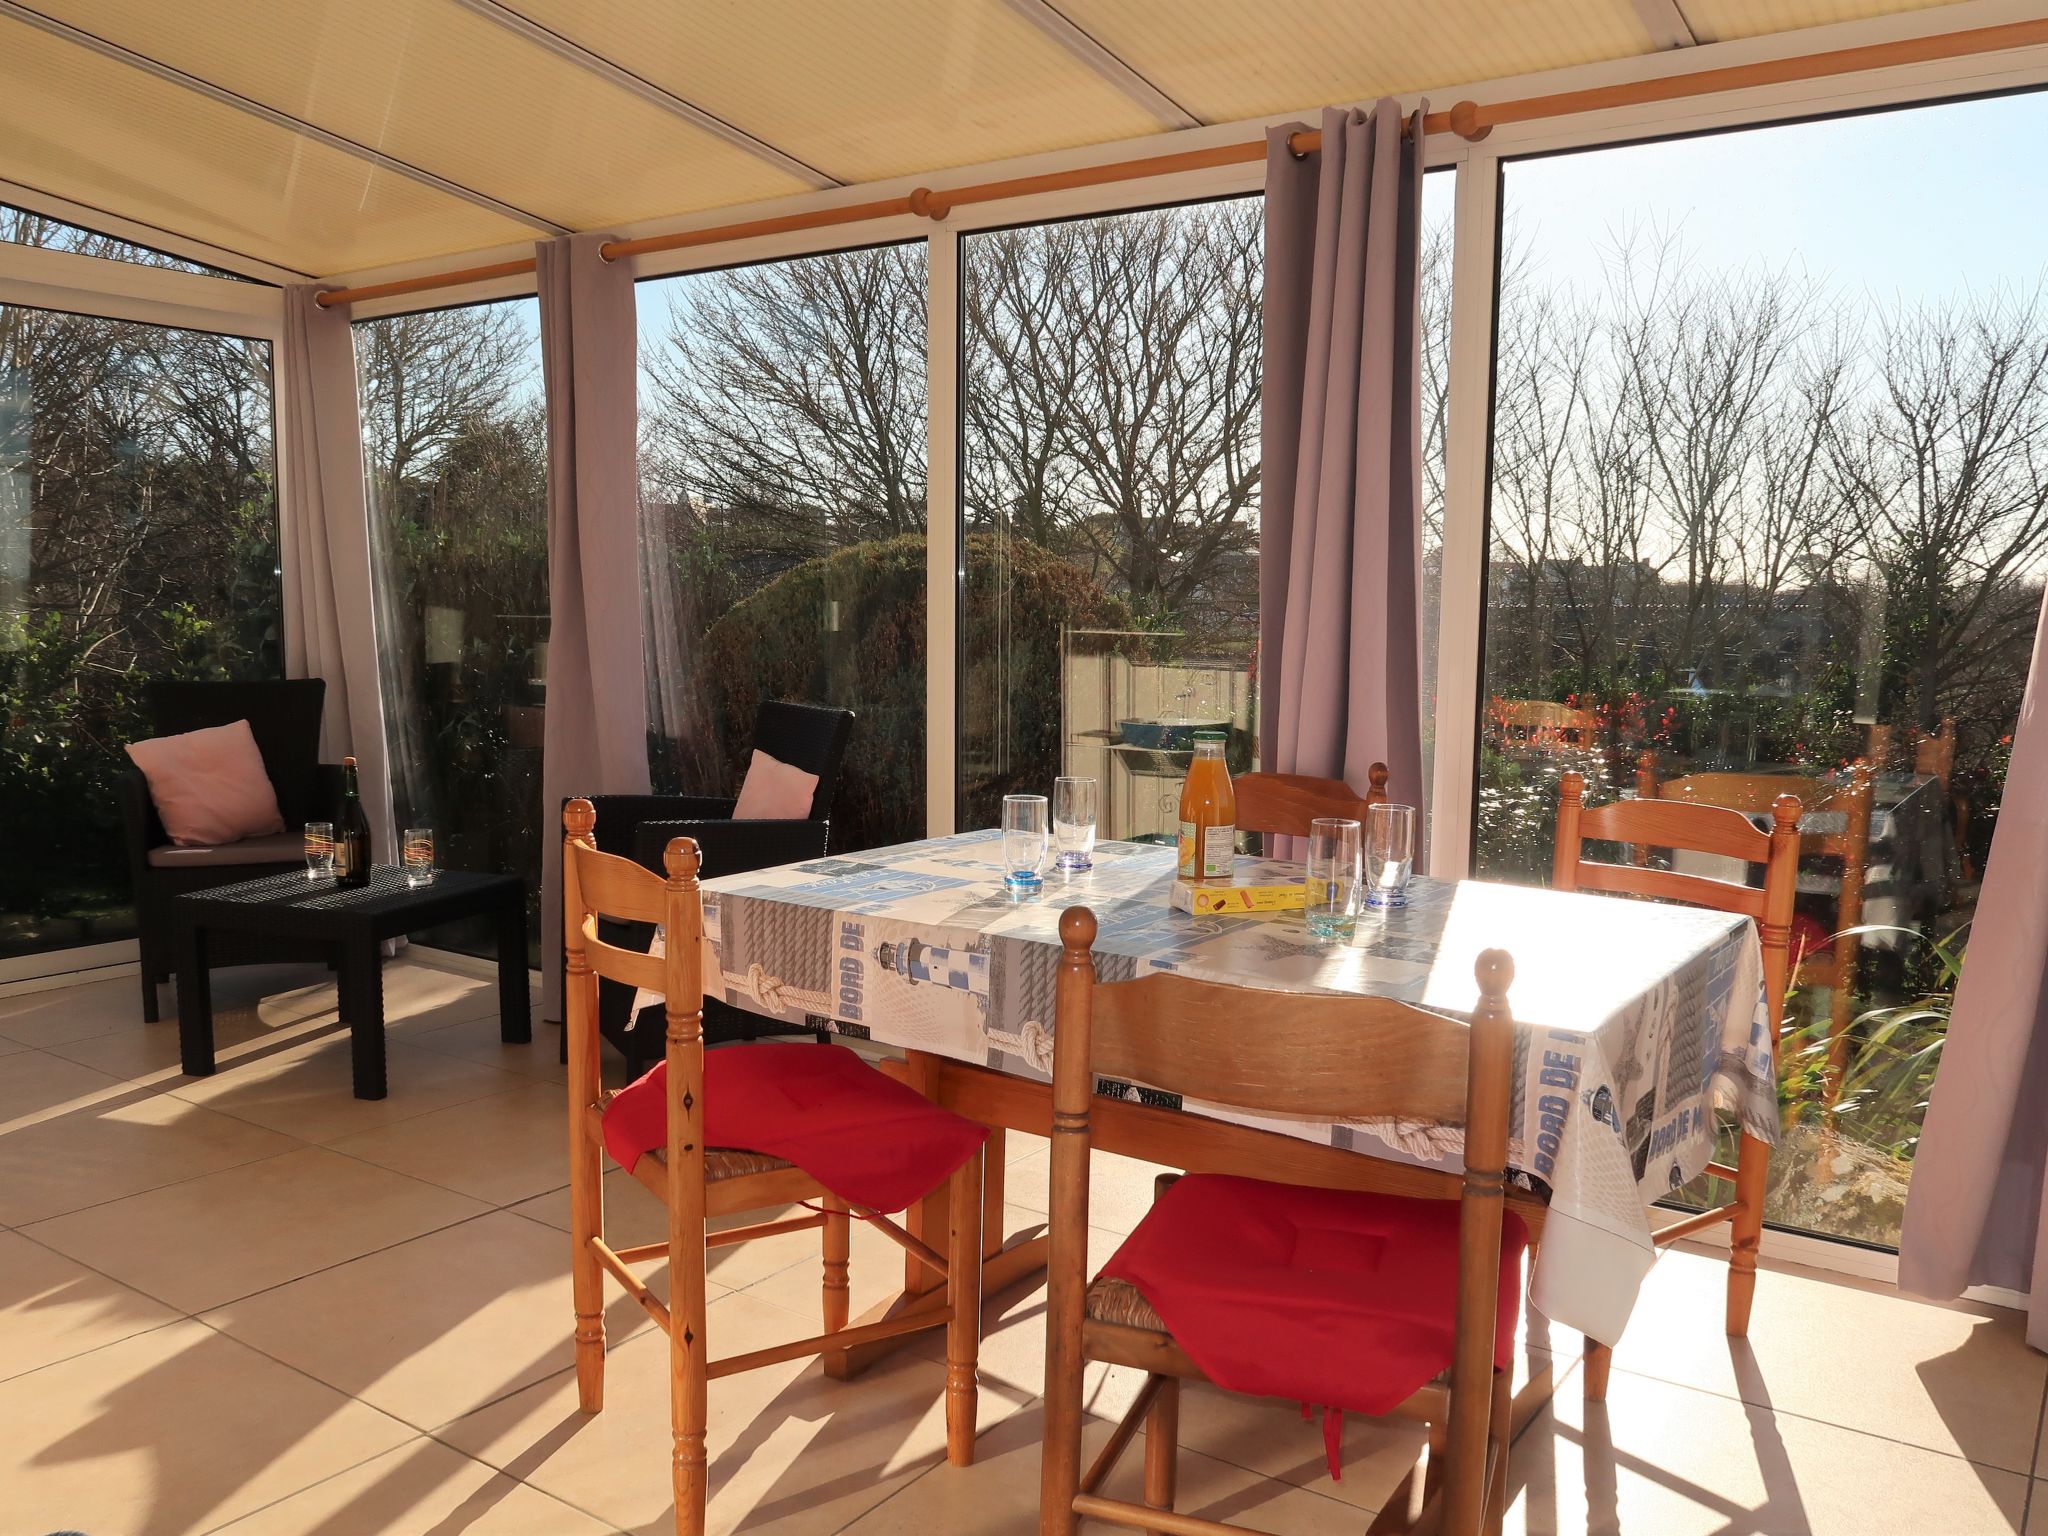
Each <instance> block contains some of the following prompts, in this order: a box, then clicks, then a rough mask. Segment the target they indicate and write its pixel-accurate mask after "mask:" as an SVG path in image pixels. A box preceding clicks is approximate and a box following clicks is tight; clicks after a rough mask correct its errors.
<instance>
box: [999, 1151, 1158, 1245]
mask: <svg viewBox="0 0 2048 1536" xmlns="http://www.w3.org/2000/svg"><path fill="white" fill-rule="evenodd" d="M1173 1171H1174V1170H1172V1169H1170V1168H1167V1167H1165V1166H1163V1165H1161V1164H1159V1163H1146V1162H1140V1161H1139V1160H1138V1159H1137V1158H1135V1157H1119V1156H1118V1155H1117V1154H1116V1153H1114V1152H1098V1153H1096V1154H1095V1156H1094V1157H1093V1158H1092V1159H1091V1160H1090V1162H1089V1165H1088V1224H1089V1225H1090V1226H1091V1227H1106V1228H1108V1229H1109V1230H1110V1231H1112V1232H1129V1231H1131V1230H1132V1229H1133V1228H1135V1227H1136V1226H1137V1225H1138V1223H1139V1222H1140V1221H1142V1220H1144V1217H1145V1213H1146V1212H1147V1211H1149V1210H1150V1209H1151V1208H1152V1198H1153V1189H1152V1181H1153V1180H1154V1179H1155V1178H1157V1177H1158V1176H1159V1175H1160V1174H1162V1173H1171V1172H1173ZM1051 1175H1052V1156H1051V1153H1050V1152H1049V1151H1047V1150H1046V1149H1045V1147H1044V1144H1043V1143H1040V1145H1039V1149H1038V1150H1037V1151H1036V1152H1034V1153H1031V1154H1029V1155H1027V1156H1024V1157H1020V1158H1017V1159H1015V1160H1014V1161H1012V1162H1011V1164H1010V1166H1009V1173H1008V1176H1007V1178H1006V1180H1005V1183H1004V1187H1003V1198H1004V1199H1006V1200H1008V1201H1009V1202H1010V1203H1011V1204H1012V1205H1021V1206H1023V1207H1024V1208H1025V1209H1026V1210H1032V1211H1047V1210H1050V1209H1051V1208H1052V1207H1051V1206H1050V1204H1049V1203H1048V1201H1049V1200H1050V1195H1049V1194H1048V1192H1047V1191H1048V1181H1049V1180H1050V1178H1051Z"/></svg>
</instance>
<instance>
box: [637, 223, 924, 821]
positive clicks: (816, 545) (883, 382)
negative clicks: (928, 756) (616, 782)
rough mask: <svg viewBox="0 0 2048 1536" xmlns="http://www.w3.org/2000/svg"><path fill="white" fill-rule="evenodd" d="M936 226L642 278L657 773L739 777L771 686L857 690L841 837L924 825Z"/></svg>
mask: <svg viewBox="0 0 2048 1536" xmlns="http://www.w3.org/2000/svg"><path fill="white" fill-rule="evenodd" d="M925 277H926V259H925V246H924V244H923V243H922V242H917V243H914V244H909V245H887V246H872V247H868V248H865V249H861V250H852V251H833V252H828V253H826V254H823V255H817V256H802V257H797V258H794V259H791V260H787V261H776V262H768V263H763V264H761V265H757V266H748V267H733V268H726V269H722V270H719V271H712V272H691V273H684V274H681V275H679V276H675V277H668V278H660V279H655V280H650V281H647V282H643V283H642V284H641V285H640V294H639V310H640V357H641V386H640V443H641V446H640V480H641V512H642V518H643V525H644V528H645V530H646V548H645V554H646V559H645V561H644V568H643V573H642V574H643V579H644V584H645V602H646V605H647V606H646V610H645V611H646V615H647V618H646V635H647V645H648V684H649V695H650V696H649V701H648V704H649V709H648V717H649V720H650V728H651V735H652V738H653V739H652V741H651V743H650V751H651V763H652V768H653V774H654V780H655V787H656V789H657V790H666V791H670V792H683V793H690V794H706V795H728V796H729V795H732V794H735V793H737V791H738V788H739V783H740V780H741V778H742V776H743V775H744V774H745V772H746V768H747V763H748V760H749V753H750V749H751V743H752V739H753V730H754V714H755V710H756V709H757V708H758V707H759V705H760V704H761V703H763V702H764V701H768V700H775V699H794V700H799V701H802V702H807V703H814V704H836V705H843V706H845V707H847V708H849V709H852V710H854V711H855V712H856V713H857V715H858V719H857V721H856V723H855V725H854V730H853V736H852V739H851V744H850V746H849V748H848V751H847V759H846V764H845V767H844V768H843V770H842V771H841V773H840V776H839V786H838V792H837V798H836V801H835V804H834V807H833V813H832V847H833V849H834V850H835V851H842V850H843V851H852V850H857V849H862V848H876V847H881V846H884V845H887V844H890V843H898V842H904V841H908V840H910V839H914V838H919V837H922V836H924V832H925V485H926V468H925V444H926V422H925V413H926V390H925V367H926V365H925V358H926V336H925Z"/></svg>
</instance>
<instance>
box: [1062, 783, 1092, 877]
mask: <svg viewBox="0 0 2048 1536" xmlns="http://www.w3.org/2000/svg"><path fill="white" fill-rule="evenodd" d="M1100 795H1101V790H1100V787H1099V786H1098V785H1097V784H1096V782H1095V780H1093V779H1054V780H1053V781H1052V836H1053V841H1054V842H1055V843H1056V844H1058V845H1059V850H1060V856H1059V867H1060V869H1062V870H1063V871H1065V872H1066V873H1067V874H1070V875H1072V874H1079V873H1080V872H1081V871H1082V870H1084V869H1093V868H1094V867H1095V817H1096V810H1097V807H1096V802H1097V800H1098V799H1099V798H1100Z"/></svg>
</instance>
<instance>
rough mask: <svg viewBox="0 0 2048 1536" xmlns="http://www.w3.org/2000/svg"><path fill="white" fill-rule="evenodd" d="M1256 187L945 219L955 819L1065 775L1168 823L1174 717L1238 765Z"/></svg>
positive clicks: (1129, 827)
mask: <svg viewBox="0 0 2048 1536" xmlns="http://www.w3.org/2000/svg"><path fill="white" fill-rule="evenodd" d="M1423 201H1424V237H1423V247H1424V249H1423V266H1424V277H1423V312H1424V316H1423V318H1424V343H1423V354H1424V396H1425V398H1424V420H1425V437H1426V443H1425V447H1426V453H1425V462H1426V465H1427V469H1426V472H1425V476H1424V503H1425V525H1426V527H1425V538H1424V549H1423V569H1424V586H1425V593H1424V605H1425V614H1424V629H1425V646H1424V654H1425V662H1426V672H1427V674H1428V675H1427V677H1426V679H1425V698H1426V699H1433V697H1434V693H1435V661H1436V593H1437V588H1438V585H1439V581H1440V576H1441V567H1442V557H1441V547H1442V530H1443V474H1442V462H1443V424H1444V401H1445V394H1446V372H1447V365H1448V360H1449V345H1450V232H1451V215H1452V177H1451V175H1449V174H1439V175H1431V176H1429V177H1426V178H1425V180H1424V198H1423ZM1263 216H1264V205H1263V202H1262V201H1261V200H1260V199H1259V198H1257V197H1248V198H1235V199H1231V200H1228V201H1223V202H1211V203H1195V204H1186V205H1182V206H1178V207H1170V208H1155V209H1148V210H1145V211H1142V212H1136V213H1120V214H1113V215H1109V216H1106V217H1100V218H1085V219H1074V220H1068V221H1065V222H1061V223H1056V224H1036V225H1026V226H1022V227H1018V228H1014V229H1000V230H990V231H988V232H986V233H981V234H973V235H969V236H966V237H965V238H964V239H963V240H962V241H961V292H962V333H963V334H962V378H961V411H962V422H963V441H962V453H961V471H962V473H961V483H962V498H961V515H962V524H963V530H964V536H965V539H964V560H963V567H964V570H965V574H966V586H965V590H964V593H963V595H962V602H961V615H960V627H961V636H960V652H961V676H960V757H959V774H960V797H959V819H960V824H961V825H962V826H963V827H977V826H991V825H993V824H994V823H995V821H996V819H997V816H998V814H999V809H1000V806H1001V802H1002V797H1003V796H1004V795H1005V794H1008V793H1012V792H1017V791H1035V792H1039V793H1044V792H1046V791H1047V790H1048V788H1049V786H1050V785H1051V782H1052V780H1053V778H1054V777H1055V776H1056V775H1058V774H1061V773H1078V774H1083V775H1087V776H1090V777H1094V778H1096V779H1099V780H1100V781H1101V782H1102V785H1103V810H1102V825H1103V831H1104V834H1105V835H1107V836H1112V837H1138V838H1157V837H1163V836H1166V835H1168V833H1169V832H1170V829H1171V827H1172V825H1173V822H1174V820H1175V817H1176V815H1177V813H1176V811H1175V806H1176V804H1177V803H1178V796H1179V786H1180V778H1181V775H1182V774H1183V772H1184V771H1185V769H1186V765H1187V760H1188V748H1189V745H1190V743H1189V740H1188V732H1189V729H1190V728H1191V727H1192V726H1194V725H1200V724H1209V725H1218V726H1224V727H1227V728H1228V729H1229V731H1230V733H1231V743H1230V747H1229V755H1230V758H1231V764H1232V767H1233V769H1234V770H1236V771H1242V770H1244V769H1247V768H1249V767H1251V766H1252V763H1253V758H1254V752H1255V741H1256V733H1257V718H1258V700H1257V697H1256V684H1257V671H1258V668H1257V661H1256V657H1257V649H1258V639H1259V485H1260V474H1259V385H1260V376H1259V374H1260V349H1261V345H1262V332H1261V324H1260V302H1261V296H1262V292H1263V265H1264V263H1263V251H1264V224H1263Z"/></svg>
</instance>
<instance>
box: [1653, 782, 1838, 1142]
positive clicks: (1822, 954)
mask: <svg viewBox="0 0 2048 1536" xmlns="http://www.w3.org/2000/svg"><path fill="white" fill-rule="evenodd" d="M1843 778H1844V782H1843V783H1841V784H1840V785H1839V786H1832V787H1831V786H1829V785H1826V784H1824V783H1822V782H1821V781H1820V780H1819V779H1813V778H1807V777H1805V776H1803V775H1797V774H1781V773H1689V774H1685V775H1683V776H1682V777H1679V778H1675V779H1666V780H1663V781H1662V782H1659V780H1658V778H1657V758H1656V754H1655V753H1652V752H1645V753H1644V754H1643V755H1642V758H1641V760H1640V762H1639V763H1638V764H1637V769H1636V796H1637V798H1638V799H1643V800H1672V801H1686V802H1689V803H1692V804H1696V805H1718V806H1726V807H1729V808H1730V809H1733V810H1738V811H1742V812H1745V813H1746V814H1749V815H1753V816H1762V815H1768V814H1769V813H1770V810H1771V807H1772V806H1773V805H1774V804H1775V803H1776V802H1777V799H1778V797H1779V796H1780V795H1787V794H1789V795H1794V796H1796V797H1797V798H1798V800H1799V803H1800V806H1801V810H1802V814H1805V813H1807V812H1819V813H1832V814H1834V815H1839V816H1840V817H1841V818H1842V825H1841V828H1840V830H1838V831H1831V832H1802V833H1801V834H1800V836H1799V856H1800V858H1801V859H1834V860H1837V861H1838V862H1839V863H1840V864H1841V868H1842V874H1841V886H1840V888H1839V889H1838V890H1837V891H1836V893H1835V898H1834V902H1833V904H1832V905H1833V914H1832V922H1831V926H1830V927H1829V928H1828V930H1827V931H1826V932H1825V933H1821V934H1816V933H1812V932H1811V931H1809V934H1808V935H1807V936H1806V938H1805V940H1804V942H1801V941H1800V939H1798V938H1795V939H1794V940H1793V942H1792V955H1793V962H1794V963H1793V973H1792V984H1793V985H1794V986H1800V987H1826V988H1827V990H1828V1071H1827V1077H1828V1089H1827V1093H1828V1100H1829V1102H1830V1103H1832V1102H1833V1101H1834V1098H1835V1093H1836V1090H1837V1089H1838V1088H1839V1087H1840V1086H1841V1081H1842V1073H1843V1071H1844V1069H1845V1068H1846V1067H1847V1066H1848V1061H1849V1045H1850V1040H1849V1026H1850V1024H1851V1023H1853V1022H1854V1021H1855V1017H1856V973H1857V967H1858V963H1859V961H1860V959H1861V956H1862V948H1863V936H1862V935H1861V934H1859V933H1857V932H1856V931H1855V929H1856V928H1857V927H1858V926H1859V925H1860V924H1861V923H1862V921H1863V889H1864V885H1865V883H1866V881H1867V879H1868V877H1869V870H1870V824H1871V814H1872V809H1873V804H1872V803H1873V800H1874V799H1875V779H1876V770H1875V769H1874V768H1873V767H1872V766H1871V764H1870V762H1869V760H1867V759H1865V758H1858V759H1857V760H1856V761H1854V762H1853V763H1851V764H1849V766H1848V768H1847V770H1846V771H1845V773H1844V775H1843ZM1802 921H1803V920H1802Z"/></svg>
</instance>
